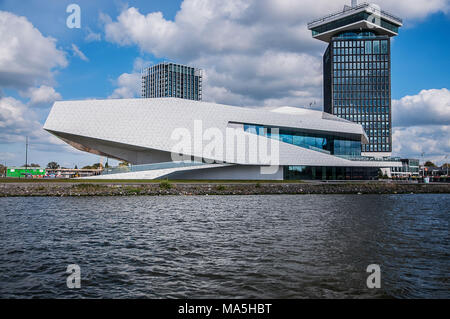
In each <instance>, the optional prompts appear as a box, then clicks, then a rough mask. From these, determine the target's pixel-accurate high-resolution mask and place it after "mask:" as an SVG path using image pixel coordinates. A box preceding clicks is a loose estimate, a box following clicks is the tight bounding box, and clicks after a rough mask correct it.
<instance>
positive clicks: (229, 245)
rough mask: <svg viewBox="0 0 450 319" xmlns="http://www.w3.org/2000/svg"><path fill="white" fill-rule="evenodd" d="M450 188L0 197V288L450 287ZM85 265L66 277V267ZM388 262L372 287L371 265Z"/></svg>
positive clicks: (319, 291)
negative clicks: (71, 282)
mask: <svg viewBox="0 0 450 319" xmlns="http://www.w3.org/2000/svg"><path fill="white" fill-rule="evenodd" d="M449 203H450V195H412V194H411V195H299V196H297V195H274V196H267V195H266V196H161V197H144V196H142V197H140V196H136V197H86V198H67V197H65V198H57V197H53V198H44V197H36V198H19V197H17V198H0V244H1V251H0V268H1V271H0V297H1V298H15V297H27V298H28V297H38V298H70V297H82V298H243V297H245V298H360V297H362V298H366V297H375V298H392V297H395V298H412V297H414V298H450V282H449V277H450V276H449V274H450V241H449V239H450V238H449V219H450V205H449ZM69 264H77V265H79V266H80V269H81V288H80V289H68V288H67V285H66V279H67V276H68V274H66V268H67V265H69ZM370 264H377V265H379V266H380V269H381V288H379V289H369V288H367V285H366V279H367V277H368V276H369V275H370V274H369V273H367V272H366V268H367V266H368V265H370Z"/></svg>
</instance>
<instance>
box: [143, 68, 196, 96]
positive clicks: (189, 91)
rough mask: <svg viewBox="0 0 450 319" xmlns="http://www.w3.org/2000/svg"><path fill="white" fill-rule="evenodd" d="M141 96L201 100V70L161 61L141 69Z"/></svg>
mask: <svg viewBox="0 0 450 319" xmlns="http://www.w3.org/2000/svg"><path fill="white" fill-rule="evenodd" d="M141 96H142V97H143V98H154V97H178V98H182V99H188V100H195V101H201V100H202V70H201V69H197V68H193V67H190V66H186V65H181V64H175V63H171V62H163V63H160V64H157V65H154V66H151V67H148V68H145V69H144V70H143V71H142V94H141Z"/></svg>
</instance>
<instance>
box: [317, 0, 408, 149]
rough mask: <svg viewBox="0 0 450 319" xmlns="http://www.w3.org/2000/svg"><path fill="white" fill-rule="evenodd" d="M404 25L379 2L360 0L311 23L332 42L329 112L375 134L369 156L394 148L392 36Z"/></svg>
mask: <svg viewBox="0 0 450 319" xmlns="http://www.w3.org/2000/svg"><path fill="white" fill-rule="evenodd" d="M402 25H403V22H402V19H400V18H398V17H396V16H394V15H392V14H390V13H388V12H386V11H383V10H381V8H380V7H379V6H377V5H375V4H368V3H362V4H359V5H358V4H357V1H352V6H351V7H350V6H344V9H343V10H342V11H339V12H336V13H333V14H330V15H327V16H325V17H322V18H319V19H316V20H314V21H312V22H310V23H309V24H308V28H309V29H310V30H311V32H312V36H313V38H315V39H317V40H321V41H324V42H326V43H328V47H327V49H326V51H325V54H324V56H323V78H324V87H323V99H324V111H325V112H327V113H330V114H333V115H335V116H338V117H341V118H344V119H346V120H349V121H353V122H356V123H359V124H361V125H362V126H363V128H364V130H365V131H366V133H367V136H368V138H369V143H368V144H365V145H361V151H362V155H363V156H364V155H365V156H372V157H388V156H390V154H391V152H392V112H391V41H390V39H391V37H394V36H396V35H398V30H399V28H400V27H401V26H402Z"/></svg>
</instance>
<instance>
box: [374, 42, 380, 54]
mask: <svg viewBox="0 0 450 319" xmlns="http://www.w3.org/2000/svg"><path fill="white" fill-rule="evenodd" d="M373 54H380V41H378V40H377V41H373Z"/></svg>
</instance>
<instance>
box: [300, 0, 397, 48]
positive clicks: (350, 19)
mask: <svg viewBox="0 0 450 319" xmlns="http://www.w3.org/2000/svg"><path fill="white" fill-rule="evenodd" d="M402 25H403V21H402V19H400V18H398V17H396V16H394V15H392V14H390V13H388V12H386V11H383V10H381V9H380V7H379V6H378V5H375V4H369V3H363V4H360V5H357V6H355V7H349V6H345V7H344V10H343V11H340V12H337V13H333V14H330V15H327V16H325V17H322V18H319V19H316V20H314V21H312V22H310V23H308V29H309V30H311V31H312V34H313V37H314V38H316V39H318V40H322V41H325V42H330V41H331V39H332V38H333V37H334V36H335V35H337V34H338V33H341V32H344V31H353V30H370V31H373V32H375V33H376V34H377V35H386V36H389V37H392V36H396V35H398V28H399V27H401V26H402Z"/></svg>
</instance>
